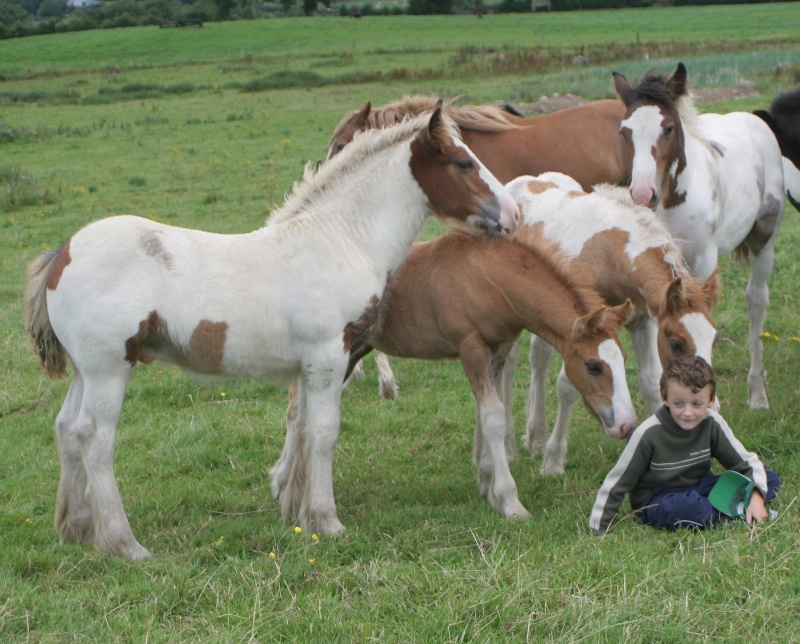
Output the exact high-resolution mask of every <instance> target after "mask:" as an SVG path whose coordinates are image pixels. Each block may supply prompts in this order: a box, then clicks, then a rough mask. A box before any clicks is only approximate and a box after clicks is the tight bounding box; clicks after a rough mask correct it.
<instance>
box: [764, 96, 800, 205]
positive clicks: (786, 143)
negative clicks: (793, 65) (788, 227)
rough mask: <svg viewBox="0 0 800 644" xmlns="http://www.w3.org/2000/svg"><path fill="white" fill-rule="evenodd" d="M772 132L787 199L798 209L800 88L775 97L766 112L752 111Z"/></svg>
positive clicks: (799, 191) (799, 182)
mask: <svg viewBox="0 0 800 644" xmlns="http://www.w3.org/2000/svg"><path fill="white" fill-rule="evenodd" d="M753 114H755V115H756V116H758V117H759V118H761V119H763V120H764V121H765V122H766V124H767V125H769V127H770V128H771V129H772V131H773V133H774V134H775V138H776V139H778V145H780V148H781V154H783V180H784V183H785V184H786V196H787V197H788V198H789V201H790V202H791V204H792V205H793V206H794V207H795V208H796V209H797V210H800V85H798V86H797V87H795V88H794V89H793V90H791V91H788V92H784V93H782V94H778V96H776V97H775V98H774V99H773V100H772V104H771V105H770V108H769V111H767V110H755V111H754V112H753Z"/></svg>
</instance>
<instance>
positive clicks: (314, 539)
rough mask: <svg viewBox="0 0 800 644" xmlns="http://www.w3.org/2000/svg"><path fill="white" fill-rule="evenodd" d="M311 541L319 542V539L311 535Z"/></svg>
mask: <svg viewBox="0 0 800 644" xmlns="http://www.w3.org/2000/svg"><path fill="white" fill-rule="evenodd" d="M311 541H319V537H318V536H317V535H315V534H312V535H311Z"/></svg>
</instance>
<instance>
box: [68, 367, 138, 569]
mask: <svg viewBox="0 0 800 644" xmlns="http://www.w3.org/2000/svg"><path fill="white" fill-rule="evenodd" d="M129 373H130V372H129V371H125V372H119V373H117V374H115V375H110V376H109V375H108V373H103V374H102V375H101V376H95V377H94V378H91V377H89V376H88V375H87V374H86V373H85V372H84V392H83V403H82V405H81V410H80V413H79V414H78V419H77V422H76V424H75V439H76V442H77V444H78V445H79V446H80V450H81V455H82V457H83V465H84V468H85V471H86V483H87V485H86V498H87V500H88V502H89V505H90V506H91V509H92V524H93V525H92V530H93V534H94V542H95V545H96V546H97V547H98V548H100V550H102V551H104V552H107V553H109V554H118V555H122V556H123V557H126V558H128V559H131V560H133V561H138V560H141V559H146V558H148V557H150V553H149V552H148V551H147V550H146V549H145V548H143V547H142V546H141V545H140V544H139V542H138V541H136V539H135V538H134V536H133V532H131V527H130V523H128V517H127V516H126V515H125V510H124V509H123V507H122V499H121V498H120V494H119V488H118V487H117V480H116V477H115V476H114V447H115V445H116V431H117V421H118V420H119V414H120V410H121V409H122V401H123V398H124V396H125V387H126V385H127V383H128V376H129Z"/></svg>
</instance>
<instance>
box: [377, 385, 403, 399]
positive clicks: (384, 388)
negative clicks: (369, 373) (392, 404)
mask: <svg viewBox="0 0 800 644" xmlns="http://www.w3.org/2000/svg"><path fill="white" fill-rule="evenodd" d="M397 389H398V388H397V383H385V382H381V383H380V385H379V386H378V391H379V393H380V395H381V398H383V399H384V400H395V399H396V398H397Z"/></svg>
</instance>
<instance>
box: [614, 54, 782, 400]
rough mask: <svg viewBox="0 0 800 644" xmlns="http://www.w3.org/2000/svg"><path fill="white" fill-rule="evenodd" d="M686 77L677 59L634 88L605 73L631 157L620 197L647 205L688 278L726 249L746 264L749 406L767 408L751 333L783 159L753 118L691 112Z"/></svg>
mask: <svg viewBox="0 0 800 644" xmlns="http://www.w3.org/2000/svg"><path fill="white" fill-rule="evenodd" d="M686 76H687V75H686V67H685V66H684V65H683V64H682V63H679V64H678V67H677V69H676V70H675V72H674V73H673V74H672V76H667V75H665V74H658V73H656V72H650V73H648V74H647V75H646V76H645V77H644V79H643V80H642V81H641V82H639V83H638V84H637V85H636V86H631V84H630V83H629V82H628V79H627V78H625V76H623V75H622V74H620V73H617V72H615V73H614V84H615V87H616V90H617V93H618V94H619V96H620V98H621V99H622V101H623V103H624V104H625V106H626V113H625V117H624V119H623V120H622V123H621V125H620V132H621V133H622V135H623V138H624V140H625V141H626V143H627V145H628V146H629V148H630V150H631V152H632V154H633V168H632V172H631V184H630V193H631V196H632V197H633V199H634V201H635V202H636V203H638V204H642V205H646V206H649V207H655V208H656V214H657V215H658V217H659V218H660V219H661V221H663V222H664V225H665V226H666V227H667V230H668V231H669V232H670V234H671V235H672V237H673V239H675V242H676V243H677V244H678V247H679V248H680V249H681V253H682V254H683V256H684V258H685V259H686V263H687V264H688V266H689V269H690V270H691V272H692V274H693V275H695V276H697V277H701V278H703V277H707V276H709V275H711V274H712V273H713V272H714V270H715V269H716V268H717V262H718V259H719V257H720V256H722V255H727V254H728V253H734V252H735V253H736V254H737V255H740V256H743V257H747V258H748V259H749V262H750V280H749V282H748V284H747V309H748V313H749V316H750V370H749V372H748V375H747V384H748V388H749V391H750V399H749V404H750V407H751V408H768V407H769V397H768V396H767V390H766V386H765V383H764V376H763V374H762V369H763V347H762V342H761V333H762V332H763V330H764V319H765V317H766V314H767V307H768V305H769V289H768V286H767V282H768V279H769V276H770V273H771V272H772V266H773V263H774V257H775V250H774V244H775V237H776V235H777V233H778V229H779V228H780V224H781V221H782V219H783V210H784V206H785V198H784V189H785V188H784V177H783V158H782V156H781V150H780V148H779V146H778V143H777V141H776V140H775V136H774V135H773V133H772V131H771V130H770V129H769V127H768V126H767V125H766V123H765V122H764V121H763V120H762V119H760V118H758V117H757V116H755V115H753V114H749V113H744V112H732V113H730V114H698V113H697V110H696V109H695V107H694V104H693V102H692V99H691V97H690V95H689V90H688V87H687V79H686Z"/></svg>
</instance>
